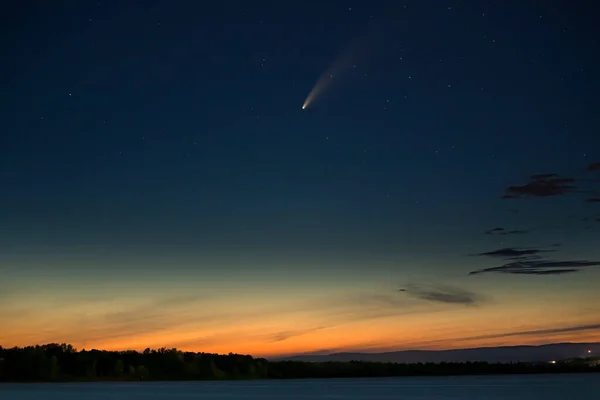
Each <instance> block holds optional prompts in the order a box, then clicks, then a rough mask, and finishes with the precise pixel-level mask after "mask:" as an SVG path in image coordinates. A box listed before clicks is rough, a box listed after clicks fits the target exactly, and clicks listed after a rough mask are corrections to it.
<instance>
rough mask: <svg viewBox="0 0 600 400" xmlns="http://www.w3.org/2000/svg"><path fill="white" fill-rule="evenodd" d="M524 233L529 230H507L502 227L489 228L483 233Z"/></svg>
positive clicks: (503, 234)
mask: <svg viewBox="0 0 600 400" xmlns="http://www.w3.org/2000/svg"><path fill="white" fill-rule="evenodd" d="M525 233H529V231H525V230H520V229H517V230H511V231H509V230H506V229H504V228H494V229H490V230H488V231H485V232H484V234H486V235H496V236H508V235H523V234H525Z"/></svg>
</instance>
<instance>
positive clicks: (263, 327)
mask: <svg viewBox="0 0 600 400" xmlns="http://www.w3.org/2000/svg"><path fill="white" fill-rule="evenodd" d="M12 3H13V4H12V6H11V5H9V6H7V7H5V9H4V11H3V15H2V17H1V18H2V19H3V21H2V24H1V26H2V28H1V29H2V35H1V37H2V41H1V42H0V48H1V52H2V53H1V54H2V55H3V57H2V59H3V62H2V63H1V64H0V76H1V80H2V91H1V93H0V129H1V133H0V320H2V321H3V322H2V329H1V332H0V344H1V345H2V346H5V347H9V346H14V345H19V346H23V345H29V344H41V343H48V342H59V343H61V342H68V343H72V344H73V345H74V346H75V347H77V348H88V349H89V348H92V347H95V348H106V349H125V348H130V349H131V348H132V349H143V348H145V347H163V346H164V347H177V348H179V349H182V350H193V351H207V352H226V353H227V352H230V351H231V352H241V353H250V354H253V355H258V356H273V355H282V354H297V353H304V352H333V351H383V350H401V349H409V348H421V349H442V348H460V347H471V346H483V345H511V344H540V343H550V342H562V341H595V340H600V290H598V288H599V287H600V246H598V243H599V239H600V129H599V128H600V112H599V107H598V104H599V103H598V99H597V97H598V93H599V92H600V77H599V75H598V71H599V70H600V56H599V53H598V51H597V50H598V49H597V47H596V46H597V44H598V37H600V36H599V35H600V32H599V28H598V23H597V21H598V20H600V9H599V8H597V7H594V5H593V2H586V1H567V0H564V1H558V0H554V1H543V2H541V1H526V0H523V1H490V0H488V1H479V0H465V1H452V0H449V1H433V0H419V1H417V0H410V1H404V2H402V1H400V2H398V1H381V0H372V1H358V0H354V1H351V0H344V1H341V0H339V1H333V0H332V1H322V0H307V1H300V2H299V1H293V2H292V1H264V0H256V1H242V0H236V1H234V0H231V1H222V2H218V1H211V2H209V1H170V2H168V1H150V0H144V1H141V0H139V1H116V0H115V1H106V0H100V1H79V0H78V1H62V2H60V4H59V3H58V2H46V1H37V2H34V1H18V2H17V1H15V2H12ZM315 84H317V86H316V89H315V91H313V93H314V95H313V96H310V97H309V101H308V104H307V106H306V109H303V108H302V106H303V104H305V100H306V99H307V96H309V93H311V91H312V90H313V87H315Z"/></svg>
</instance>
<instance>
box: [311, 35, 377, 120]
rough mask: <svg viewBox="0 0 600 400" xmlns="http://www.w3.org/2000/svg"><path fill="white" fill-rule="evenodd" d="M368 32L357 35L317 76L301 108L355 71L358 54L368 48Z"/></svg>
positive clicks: (362, 54) (313, 101)
mask: <svg viewBox="0 0 600 400" xmlns="http://www.w3.org/2000/svg"><path fill="white" fill-rule="evenodd" d="M369 33H372V32H367V34H366V35H361V36H359V37H357V38H356V39H355V40H353V41H352V42H350V43H349V44H348V45H347V46H346V47H345V48H344V49H343V50H342V51H341V52H340V53H339V54H338V56H337V57H336V58H335V59H334V61H333V62H332V63H331V64H330V65H329V67H328V68H327V69H326V70H325V71H324V72H323V73H322V74H321V75H320V76H319V79H318V80H317V82H316V83H315V85H314V86H313V88H312V90H311V91H310V92H309V93H308V96H306V100H304V103H303V104H302V110H306V109H307V108H309V107H311V106H312V105H313V104H314V103H315V102H316V101H317V100H318V99H319V98H321V97H322V96H323V95H324V94H325V93H326V92H327V91H329V90H330V88H331V87H332V86H333V85H334V84H337V83H341V82H343V81H344V77H345V76H346V75H348V74H349V73H351V72H356V68H357V64H358V61H359V59H360V58H361V57H360V56H363V57H364V56H365V53H366V52H367V50H369V46H368V43H369V42H370V40H369V39H370V38H369V36H371V35H370V34H369Z"/></svg>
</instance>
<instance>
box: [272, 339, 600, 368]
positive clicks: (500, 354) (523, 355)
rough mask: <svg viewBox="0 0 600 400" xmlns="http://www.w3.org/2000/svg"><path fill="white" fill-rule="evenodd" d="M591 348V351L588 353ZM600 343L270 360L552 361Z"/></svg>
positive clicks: (595, 349)
mask: <svg viewBox="0 0 600 400" xmlns="http://www.w3.org/2000/svg"><path fill="white" fill-rule="evenodd" d="M588 350H591V354H589V353H588ZM598 355H600V343H555V344H545V345H541V346H503V347H479V348H471V349H455V350H403V351H393V352H386V353H333V354H326V355H307V354H305V355H297V356H290V357H282V358H277V359H271V361H287V360H289V361H306V362H327V361H373V362H395V363H404V364H411V363H419V362H423V363H425V362H431V363H440V362H467V361H487V362H490V363H510V362H527V361H548V362H549V361H552V360H564V359H568V358H577V357H587V356H598Z"/></svg>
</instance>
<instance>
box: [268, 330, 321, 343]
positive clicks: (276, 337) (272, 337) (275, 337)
mask: <svg viewBox="0 0 600 400" xmlns="http://www.w3.org/2000/svg"><path fill="white" fill-rule="evenodd" d="M327 328H328V327H327V326H317V327H315V328H308V329H296V330H288V331H281V332H275V333H272V334H269V335H267V336H266V338H267V341H268V342H271V343H274V342H283V341H284V340H288V339H290V338H293V337H297V336H302V335H306V334H308V333H312V332H317V331H321V330H323V329H327Z"/></svg>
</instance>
